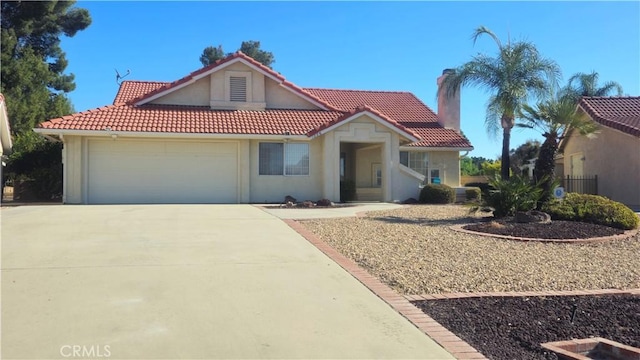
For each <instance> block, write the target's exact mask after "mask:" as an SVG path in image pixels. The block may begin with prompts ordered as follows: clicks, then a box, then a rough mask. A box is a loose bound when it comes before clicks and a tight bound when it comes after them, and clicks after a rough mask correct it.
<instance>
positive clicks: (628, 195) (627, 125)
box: [559, 97, 640, 211]
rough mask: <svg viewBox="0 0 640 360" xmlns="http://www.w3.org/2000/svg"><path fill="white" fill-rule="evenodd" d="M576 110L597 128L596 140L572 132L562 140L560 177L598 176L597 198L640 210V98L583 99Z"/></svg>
mask: <svg viewBox="0 0 640 360" xmlns="http://www.w3.org/2000/svg"><path fill="white" fill-rule="evenodd" d="M578 111H582V112H584V113H586V114H587V115H588V116H589V117H590V118H591V119H592V120H593V121H595V122H596V123H598V124H599V125H600V128H599V131H598V133H597V136H596V137H592V138H587V137H585V136H581V135H580V134H578V133H576V132H573V133H571V134H569V136H568V137H567V138H565V139H564V140H563V141H562V143H561V144H560V152H561V154H562V156H561V158H560V161H559V164H561V166H562V170H563V174H562V175H563V176H564V177H567V176H570V177H584V176H594V175H597V177H598V183H597V186H598V189H597V192H598V195H603V196H606V197H608V198H610V199H612V200H615V201H619V202H622V203H624V204H625V205H627V206H629V207H631V208H632V209H635V210H636V211H638V210H640V97H583V98H582V99H581V100H580V103H579V104H578Z"/></svg>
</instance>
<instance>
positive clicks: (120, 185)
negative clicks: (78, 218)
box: [35, 52, 472, 204]
mask: <svg viewBox="0 0 640 360" xmlns="http://www.w3.org/2000/svg"><path fill="white" fill-rule="evenodd" d="M441 78H442V77H441ZM448 100H450V101H448ZM459 108H460V100H459V97H455V98H453V99H444V98H441V99H439V111H440V113H441V114H440V115H441V116H439V117H438V116H436V114H435V113H434V112H433V111H431V110H430V109H429V108H428V107H427V106H425V105H424V104H423V103H422V102H421V101H420V100H419V99H418V98H416V97H415V96H414V95H413V94H411V93H407V92H385V91H353V90H335V89H315V88H308V89H303V88H300V87H298V86H296V85H294V84H292V83H291V82H289V81H287V80H286V79H285V78H284V77H283V76H281V75H280V74H278V73H277V72H275V71H273V70H271V69H270V68H268V67H266V66H264V65H262V64H260V63H259V62H257V61H255V60H253V59H252V58H250V57H248V56H246V55H244V54H243V53H241V52H237V53H235V54H233V55H230V56H228V57H226V58H224V59H222V60H219V61H217V62H216V63H214V64H211V65H209V66H207V67H204V68H202V69H200V70H197V71H195V72H193V73H191V74H189V75H187V76H186V77H184V78H182V79H179V80H177V81H174V82H172V83H163V82H143V81H125V82H123V83H122V85H121V86H120V89H119V91H118V94H117V95H116V98H115V100H114V104H113V105H109V106H105V107H102V108H99V109H94V110H90V111H85V112H80V113H76V114H72V115H68V116H64V117H62V118H57V119H52V120H49V121H46V122H43V123H42V124H40V126H39V127H38V128H36V129H35V131H36V132H38V133H40V134H43V135H48V136H56V137H58V138H60V139H61V140H62V141H63V142H64V149H63V163H64V185H63V188H64V196H63V201H64V202H65V203H71V204H78V203H85V204H86V203H88V204H94V203H263V202H281V201H282V200H283V199H284V197H285V196H286V195H291V196H293V197H295V198H297V199H298V200H307V199H309V200H318V199H321V198H327V199H330V200H332V201H339V200H340V183H341V181H343V180H351V181H353V182H354V183H355V186H356V188H357V199H358V200H374V201H396V200H397V201H402V200H405V199H407V198H409V197H414V198H417V197H418V193H419V186H420V185H421V184H422V183H423V182H425V181H426V182H441V183H444V184H448V185H451V186H459V185H460V180H459V179H460V163H459V159H458V156H459V151H468V150H471V149H472V147H471V144H470V143H469V141H468V140H467V139H466V138H464V137H463V136H461V135H460V116H459V112H460V110H459ZM425 175H428V176H426V179H425Z"/></svg>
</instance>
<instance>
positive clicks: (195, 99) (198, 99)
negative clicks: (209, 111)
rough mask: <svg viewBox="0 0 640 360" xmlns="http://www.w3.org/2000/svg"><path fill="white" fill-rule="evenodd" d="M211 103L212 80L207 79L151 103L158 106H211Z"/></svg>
mask: <svg viewBox="0 0 640 360" xmlns="http://www.w3.org/2000/svg"><path fill="white" fill-rule="evenodd" d="M209 102H210V79H209V78H208V77H207V78H202V79H200V80H197V81H196V82H195V83H193V84H191V85H187V86H185V87H183V88H180V89H178V90H176V91H173V92H170V93H168V94H166V95H164V96H161V97H159V98H157V99H155V100H153V101H151V102H150V103H151V104H156V105H186V106H209Z"/></svg>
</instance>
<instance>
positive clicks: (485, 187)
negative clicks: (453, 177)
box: [464, 182, 492, 197]
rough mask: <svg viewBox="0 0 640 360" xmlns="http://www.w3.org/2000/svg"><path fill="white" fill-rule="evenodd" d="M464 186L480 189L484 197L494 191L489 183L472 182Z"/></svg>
mask: <svg viewBox="0 0 640 360" xmlns="http://www.w3.org/2000/svg"><path fill="white" fill-rule="evenodd" d="M464 186H466V187H477V188H480V192H481V193H482V197H487V196H488V195H489V191H490V190H491V189H492V187H491V185H489V184H488V183H481V182H470V183H466V184H464Z"/></svg>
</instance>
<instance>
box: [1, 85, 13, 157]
mask: <svg viewBox="0 0 640 360" xmlns="http://www.w3.org/2000/svg"><path fill="white" fill-rule="evenodd" d="M12 147H13V144H12V142H11V128H10V127H9V116H8V115H7V105H6V103H5V101H4V95H2V94H0V157H1V158H2V166H4V157H5V156H6V155H8V154H10V153H11V148H12Z"/></svg>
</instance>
